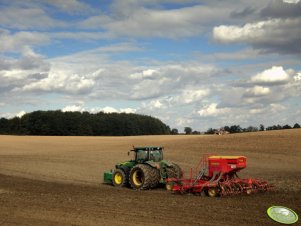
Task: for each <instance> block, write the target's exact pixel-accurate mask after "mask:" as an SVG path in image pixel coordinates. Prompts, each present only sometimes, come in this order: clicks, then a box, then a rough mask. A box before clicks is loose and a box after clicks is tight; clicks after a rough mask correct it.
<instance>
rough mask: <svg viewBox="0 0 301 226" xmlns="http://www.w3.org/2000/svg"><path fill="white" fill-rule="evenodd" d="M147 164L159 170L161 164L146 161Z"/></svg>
mask: <svg viewBox="0 0 301 226" xmlns="http://www.w3.org/2000/svg"><path fill="white" fill-rule="evenodd" d="M145 163H146V164H147V165H149V166H151V167H153V168H158V167H160V163H159V162H154V161H146V162H145Z"/></svg>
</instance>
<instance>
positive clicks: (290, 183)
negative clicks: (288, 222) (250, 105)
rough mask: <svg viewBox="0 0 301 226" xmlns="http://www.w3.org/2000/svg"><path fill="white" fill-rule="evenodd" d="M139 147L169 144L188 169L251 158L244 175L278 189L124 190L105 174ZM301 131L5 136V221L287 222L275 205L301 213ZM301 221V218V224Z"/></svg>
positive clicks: (0, 213) (0, 144) (0, 162)
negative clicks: (203, 193) (209, 158)
mask: <svg viewBox="0 0 301 226" xmlns="http://www.w3.org/2000/svg"><path fill="white" fill-rule="evenodd" d="M132 145H135V146H149V145H151V146H164V147H165V159H168V160H171V161H173V162H176V163H178V164H179V165H180V166H182V167H183V169H184V170H185V173H186V175H187V174H188V173H189V169H190V168H191V167H194V166H196V165H197V163H198V161H199V160H200V157H201V156H202V154H204V153H215V154H223V155H245V156H247V168H246V169H245V170H243V171H242V172H240V173H239V175H240V176H241V177H254V178H260V179H265V180H267V181H269V182H270V183H272V184H274V185H275V187H276V189H275V191H274V192H271V193H265V194H256V195H252V196H235V197H223V198H208V197H199V196H194V195H182V196H181V195H174V194H171V193H169V192H167V191H165V190H164V189H163V188H158V189H155V190H148V191H134V190H131V189H127V188H122V189H117V188H115V187H112V186H110V185H105V184H102V177H103V176H102V174H103V171H105V170H107V169H111V168H113V166H114V165H115V163H117V162H121V161H124V160H128V159H129V158H130V157H129V156H127V151H128V150H129V149H131V147H132ZM300 194H301V129H292V130H283V131H271V132H257V133H245V134H234V135H224V136H184V135H183V136H139V137H30V136H0V225H279V224H277V223H274V222H273V221H272V220H271V219H269V218H268V217H267V215H266V210H267V208H268V207H270V206H272V205H284V206H287V207H289V208H292V209H294V210H295V212H297V213H298V214H299V215H300V214H301V195H300ZM299 223H300V221H299Z"/></svg>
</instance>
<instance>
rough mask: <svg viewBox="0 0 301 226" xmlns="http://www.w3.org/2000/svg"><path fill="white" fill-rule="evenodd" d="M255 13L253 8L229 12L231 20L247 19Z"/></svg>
mask: <svg viewBox="0 0 301 226" xmlns="http://www.w3.org/2000/svg"><path fill="white" fill-rule="evenodd" d="M255 11H256V9H255V8H252V7H246V8H244V9H243V10H240V11H237V10H235V11H233V12H231V14H230V16H231V17H232V18H235V19H236V18H237V19H239V18H245V17H247V16H249V15H252V14H253V13H254V12H255Z"/></svg>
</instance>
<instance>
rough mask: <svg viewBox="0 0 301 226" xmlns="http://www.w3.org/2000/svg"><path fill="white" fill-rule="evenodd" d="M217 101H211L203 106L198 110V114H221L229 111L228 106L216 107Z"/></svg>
mask: <svg viewBox="0 0 301 226" xmlns="http://www.w3.org/2000/svg"><path fill="white" fill-rule="evenodd" d="M217 106H218V105H217V103H212V104H210V105H206V106H204V107H203V108H202V109H201V110H199V111H198V113H199V115H200V116H204V117H206V116H218V115H221V114H226V113H228V112H229V111H230V108H218V107H217Z"/></svg>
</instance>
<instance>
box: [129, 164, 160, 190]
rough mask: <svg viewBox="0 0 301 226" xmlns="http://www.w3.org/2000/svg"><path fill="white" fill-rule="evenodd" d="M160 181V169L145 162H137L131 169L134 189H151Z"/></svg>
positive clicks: (131, 180) (131, 181) (131, 182)
mask: <svg viewBox="0 0 301 226" xmlns="http://www.w3.org/2000/svg"><path fill="white" fill-rule="evenodd" d="M159 182H160V172H159V170H158V169H156V168H153V167H151V166H149V165H145V164H137V165H136V166H134V167H133V168H132V169H131V172H130V184H131V187H132V188H134V189H141V190H142V189H149V188H154V187H156V186H157V185H158V184H159Z"/></svg>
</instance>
